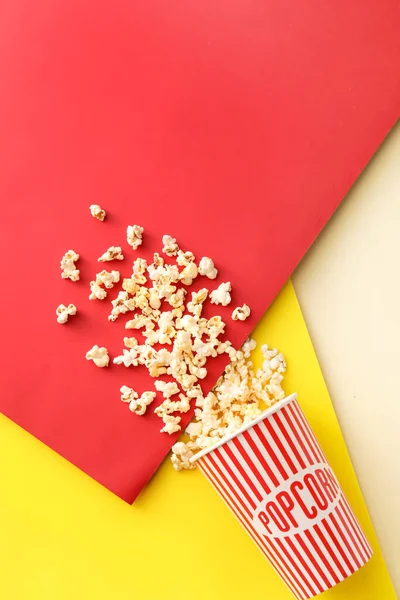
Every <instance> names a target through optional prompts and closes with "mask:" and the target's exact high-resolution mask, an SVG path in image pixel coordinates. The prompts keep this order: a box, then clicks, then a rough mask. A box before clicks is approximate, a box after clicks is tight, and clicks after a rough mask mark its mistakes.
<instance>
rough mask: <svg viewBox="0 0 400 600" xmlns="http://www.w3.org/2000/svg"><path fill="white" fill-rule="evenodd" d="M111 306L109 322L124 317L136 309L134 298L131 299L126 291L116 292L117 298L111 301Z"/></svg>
mask: <svg viewBox="0 0 400 600" xmlns="http://www.w3.org/2000/svg"><path fill="white" fill-rule="evenodd" d="M111 304H112V306H113V308H112V310H111V314H110V315H108V320H109V321H116V319H118V317H119V316H120V315H124V314H125V313H127V312H129V311H131V310H135V308H136V303H135V298H131V297H130V296H129V294H128V292H126V291H123V292H118V296H117V297H116V298H115V299H114V300H111Z"/></svg>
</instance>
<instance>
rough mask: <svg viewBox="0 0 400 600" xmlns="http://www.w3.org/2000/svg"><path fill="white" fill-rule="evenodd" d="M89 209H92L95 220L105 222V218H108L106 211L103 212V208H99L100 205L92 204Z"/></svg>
mask: <svg viewBox="0 0 400 600" xmlns="http://www.w3.org/2000/svg"><path fill="white" fill-rule="evenodd" d="M89 208H90V212H91V215H92V217H94V218H95V219H98V220H99V221H104V218H105V216H106V211H105V210H103V209H102V208H101V206H99V205H98V204H91V205H90V207H89Z"/></svg>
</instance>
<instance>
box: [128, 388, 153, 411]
mask: <svg viewBox="0 0 400 600" xmlns="http://www.w3.org/2000/svg"><path fill="white" fill-rule="evenodd" d="M155 397H156V393H155V392H143V394H142V395H141V396H139V398H136V399H132V400H131V401H130V403H129V410H130V411H131V412H133V413H135V414H136V415H140V416H142V415H144V414H145V412H146V410H147V407H148V406H149V404H151V403H152V402H153V400H154V398H155Z"/></svg>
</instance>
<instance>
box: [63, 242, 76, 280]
mask: <svg viewBox="0 0 400 600" xmlns="http://www.w3.org/2000/svg"><path fill="white" fill-rule="evenodd" d="M78 259H79V254H77V253H76V252H74V250H68V252H66V253H65V254H64V256H63V257H62V259H61V262H60V267H61V271H62V272H61V277H62V279H70V280H71V281H78V280H79V273H80V271H79V269H77V268H76V266H75V263H76V261H77V260H78Z"/></svg>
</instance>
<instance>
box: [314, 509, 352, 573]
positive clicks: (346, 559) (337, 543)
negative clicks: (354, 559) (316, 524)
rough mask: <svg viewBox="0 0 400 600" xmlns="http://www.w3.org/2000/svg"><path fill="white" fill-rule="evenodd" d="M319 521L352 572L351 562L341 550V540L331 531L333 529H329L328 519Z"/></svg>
mask: <svg viewBox="0 0 400 600" xmlns="http://www.w3.org/2000/svg"><path fill="white" fill-rule="evenodd" d="M321 523H322V524H323V525H324V527H325V529H326V530H327V532H328V533H329V535H330V537H331V539H332V541H333V542H334V544H335V547H336V549H337V550H338V552H339V554H340V556H341V557H342V558H343V560H344V562H345V563H346V567H347V568H348V569H349V571H350V574H351V573H354V567H353V565H352V564H351V562H350V561H349V558H348V556H347V554H346V552H345V551H344V550H343V544H342V543H341V542H339V540H338V538H337V537H336V535H335V534H334V533H333V530H332V529H331V526H330V525H329V523H328V521H327V520H326V519H322V521H321Z"/></svg>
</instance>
